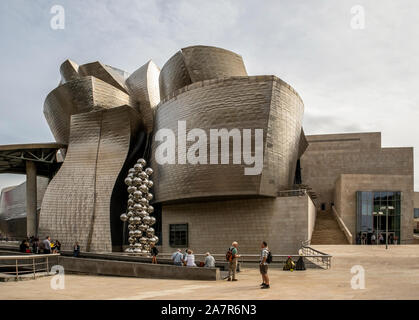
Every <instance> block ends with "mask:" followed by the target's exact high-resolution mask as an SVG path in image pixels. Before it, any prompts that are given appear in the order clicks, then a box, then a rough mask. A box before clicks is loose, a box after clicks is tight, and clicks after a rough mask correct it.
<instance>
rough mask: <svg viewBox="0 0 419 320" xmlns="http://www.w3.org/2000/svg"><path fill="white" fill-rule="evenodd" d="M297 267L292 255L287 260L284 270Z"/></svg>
mask: <svg viewBox="0 0 419 320" xmlns="http://www.w3.org/2000/svg"><path fill="white" fill-rule="evenodd" d="M294 269H295V262H294V261H292V259H291V257H288V259H287V261H286V262H285V264H284V268H283V270H284V271H293V270H294Z"/></svg>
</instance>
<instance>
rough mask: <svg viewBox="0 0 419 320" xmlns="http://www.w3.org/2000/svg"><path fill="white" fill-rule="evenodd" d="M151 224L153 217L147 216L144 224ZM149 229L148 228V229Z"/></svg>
mask: <svg viewBox="0 0 419 320" xmlns="http://www.w3.org/2000/svg"><path fill="white" fill-rule="evenodd" d="M150 222H151V217H150V216H145V217H144V218H143V223H145V224H147V225H149V224H150ZM147 228H148V227H147Z"/></svg>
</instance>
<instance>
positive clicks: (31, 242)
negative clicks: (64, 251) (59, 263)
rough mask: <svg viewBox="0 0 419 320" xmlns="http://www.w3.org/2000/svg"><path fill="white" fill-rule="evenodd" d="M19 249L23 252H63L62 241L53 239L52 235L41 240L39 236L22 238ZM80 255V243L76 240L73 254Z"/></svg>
mask: <svg viewBox="0 0 419 320" xmlns="http://www.w3.org/2000/svg"><path fill="white" fill-rule="evenodd" d="M19 251H20V252H22V253H32V254H50V253H60V252H61V242H60V241H59V240H55V241H51V237H50V236H47V237H46V238H45V239H42V240H40V239H39V238H37V237H34V236H32V237H27V238H25V239H23V240H22V242H21V243H20V246H19ZM79 255H80V245H79V243H78V242H77V241H76V242H75V243H74V246H73V256H74V257H78V256H79Z"/></svg>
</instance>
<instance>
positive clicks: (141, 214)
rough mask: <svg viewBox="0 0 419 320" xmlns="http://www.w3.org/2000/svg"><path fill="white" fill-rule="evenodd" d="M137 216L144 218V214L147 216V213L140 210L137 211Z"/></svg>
mask: <svg viewBox="0 0 419 320" xmlns="http://www.w3.org/2000/svg"><path fill="white" fill-rule="evenodd" d="M139 216H140V217H141V218H144V217H145V216H148V213H147V211H144V210H141V211H140V213H139Z"/></svg>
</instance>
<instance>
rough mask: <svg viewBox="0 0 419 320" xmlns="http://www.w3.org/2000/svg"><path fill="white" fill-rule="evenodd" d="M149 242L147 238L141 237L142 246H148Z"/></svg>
mask: <svg viewBox="0 0 419 320" xmlns="http://www.w3.org/2000/svg"><path fill="white" fill-rule="evenodd" d="M147 242H148V240H147V238H146V237H141V238H140V243H141V244H147Z"/></svg>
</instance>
